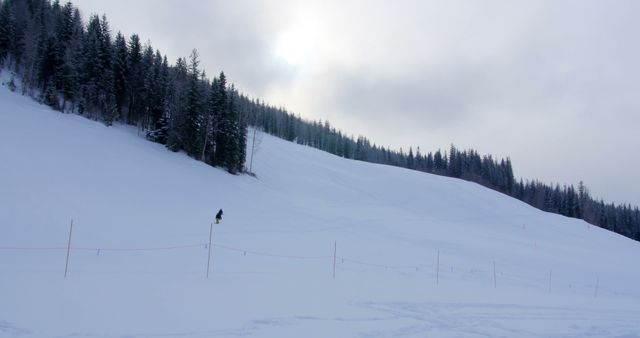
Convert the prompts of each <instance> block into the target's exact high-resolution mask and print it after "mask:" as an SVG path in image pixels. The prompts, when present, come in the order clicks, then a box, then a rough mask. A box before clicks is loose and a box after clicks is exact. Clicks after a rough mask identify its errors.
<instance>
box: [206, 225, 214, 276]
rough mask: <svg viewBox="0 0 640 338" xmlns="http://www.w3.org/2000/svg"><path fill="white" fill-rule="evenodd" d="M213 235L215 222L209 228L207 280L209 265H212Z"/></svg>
mask: <svg viewBox="0 0 640 338" xmlns="http://www.w3.org/2000/svg"><path fill="white" fill-rule="evenodd" d="M212 235H213V222H212V223H211V227H210V228H209V255H208V256H207V278H209V264H210V263H211V236H212Z"/></svg>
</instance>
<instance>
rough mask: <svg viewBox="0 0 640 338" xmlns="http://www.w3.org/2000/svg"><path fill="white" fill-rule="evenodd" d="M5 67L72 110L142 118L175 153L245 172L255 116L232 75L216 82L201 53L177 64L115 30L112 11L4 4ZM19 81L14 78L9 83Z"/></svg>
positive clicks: (28, 1) (18, 0)
mask: <svg viewBox="0 0 640 338" xmlns="http://www.w3.org/2000/svg"><path fill="white" fill-rule="evenodd" d="M0 66H3V67H4V68H6V69H10V70H12V71H13V72H14V73H15V74H17V76H18V77H19V80H20V81H19V82H20V83H22V92H23V94H28V95H31V96H33V97H35V98H36V99H38V100H40V101H41V102H42V103H44V104H47V105H49V106H51V107H52V108H54V109H57V110H60V111H63V112H73V113H77V114H80V115H84V116H87V117H89V118H91V119H95V120H101V121H104V123H106V124H107V125H111V124H112V123H113V122H114V121H119V122H122V123H126V124H130V125H136V126H138V127H139V128H140V129H141V130H144V131H148V137H149V138H150V139H152V140H154V141H156V142H160V143H163V144H166V145H167V147H168V148H169V149H172V150H174V151H179V150H184V151H185V152H186V153H187V154H189V155H190V156H192V157H194V158H197V159H199V160H201V161H204V162H206V163H208V164H211V165H214V166H220V167H223V168H225V169H227V170H228V171H229V172H232V173H237V172H241V171H243V170H244V160H245V149H246V129H247V124H246V119H245V118H244V116H243V115H242V114H240V112H239V110H238V105H237V103H238V101H239V94H238V92H237V91H236V90H235V89H234V88H233V86H227V82H226V78H225V76H224V73H220V75H219V76H218V77H215V78H213V79H212V80H209V79H208V78H207V76H206V75H205V72H204V71H202V70H200V68H199V60H198V53H197V51H195V50H194V51H193V52H192V53H191V55H190V56H189V58H188V60H187V59H185V58H179V59H178V60H177V61H176V63H175V65H169V63H168V61H167V58H166V56H163V55H162V54H161V53H160V51H158V50H154V49H153V47H152V46H151V43H150V42H147V43H145V44H143V43H141V42H140V38H139V37H138V35H136V34H133V35H131V36H130V37H129V38H128V39H127V38H125V37H124V36H123V35H122V34H121V33H120V32H118V33H117V34H116V35H115V38H112V33H111V29H110V27H109V23H108V21H107V18H106V17H105V16H102V17H98V16H97V15H94V16H91V17H90V18H89V21H88V23H87V24H86V25H85V24H84V22H83V20H82V18H81V16H80V12H79V10H78V9H77V8H75V7H74V6H73V5H72V4H71V3H66V4H65V5H64V6H62V5H60V3H59V2H58V1H54V2H53V3H51V2H50V1H49V0H4V1H2V2H1V3H0ZM9 86H10V88H13V89H16V87H17V86H16V81H15V79H14V78H12V79H11V81H10V83H9Z"/></svg>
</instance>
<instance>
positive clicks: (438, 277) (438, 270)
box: [436, 250, 440, 285]
mask: <svg viewBox="0 0 640 338" xmlns="http://www.w3.org/2000/svg"><path fill="white" fill-rule="evenodd" d="M438 284H440V250H438V262H437V263H436V285H438Z"/></svg>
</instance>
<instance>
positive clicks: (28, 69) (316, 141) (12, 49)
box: [0, 0, 640, 240]
mask: <svg viewBox="0 0 640 338" xmlns="http://www.w3.org/2000/svg"><path fill="white" fill-rule="evenodd" d="M0 1H1V2H0V66H3V67H4V68H8V69H11V70H13V71H14V72H15V74H18V76H19V77H20V82H21V83H22V91H23V94H29V95H32V96H34V97H35V98H36V99H38V100H40V101H41V102H43V103H45V104H48V105H50V106H51V107H53V108H54V109H58V110H61V111H70V112H75V113H78V114H82V115H85V116H87V117H89V118H92V119H99V120H102V121H104V122H105V123H106V124H107V125H110V124H112V123H113V122H114V121H119V122H121V123H126V124H130V125H136V126H138V127H139V128H140V130H143V131H145V132H146V133H147V137H148V138H149V139H151V140H153V141H155V142H159V143H163V144H166V145H167V147H168V148H169V149H171V150H173V151H179V150H184V151H185V152H186V153H187V154H189V155H190V156H192V157H194V158H196V159H198V160H201V161H204V162H206V163H208V164H211V165H214V166H220V167H223V168H226V169H227V170H228V171H229V172H232V173H237V172H241V171H243V170H245V169H244V162H245V157H246V154H245V149H246V142H247V140H246V138H247V132H246V129H247V125H251V126H254V127H256V128H258V129H261V130H264V131H265V132H267V133H269V134H272V135H275V136H278V137H281V138H283V139H286V140H289V141H293V142H297V143H299V144H303V145H307V146H310V147H314V148H318V149H321V150H324V151H327V152H329V153H332V154H335V155H338V156H342V157H344V158H349V159H356V160H361V161H368V162H373V163H380V164H387V165H393V166H398V167H404V168H408V169H413V170H419V171H424V172H428V173H433V174H437V175H444V176H450V177H455V178H460V179H464V180H468V181H473V182H476V183H478V184H481V185H483V186H486V187H489V188H491V189H494V190H497V191H500V192H502V193H505V194H507V195H510V196H513V197H515V198H517V199H519V200H521V201H524V202H526V203H528V204H530V205H532V206H534V207H536V208H539V209H542V210H545V211H549V212H554V213H558V214H561V215H565V216H568V217H574V218H581V219H584V220H586V221H587V222H589V223H591V224H595V225H598V226H600V227H603V228H606V229H610V230H612V231H615V232H617V233H619V234H622V235H624V236H627V237H630V238H633V239H636V240H640V211H639V210H638V208H637V207H632V206H630V205H621V206H620V205H618V206H616V205H614V204H612V203H610V204H606V203H604V201H602V200H596V199H594V198H592V197H591V196H590V194H589V192H588V190H587V189H586V188H585V187H584V185H583V184H582V183H580V185H579V186H578V188H575V187H573V186H563V187H560V186H559V185H557V184H556V185H555V186H554V185H548V184H543V183H541V182H538V181H525V182H523V181H522V180H520V181H516V179H515V178H514V174H513V169H512V164H511V161H510V159H508V158H507V159H495V158H493V157H492V156H491V155H484V156H480V155H479V154H478V153H477V152H476V151H474V150H465V151H460V150H458V149H456V148H455V147H454V146H452V147H451V148H450V149H449V151H448V152H447V151H441V150H438V151H436V152H433V153H432V152H428V153H426V154H424V153H422V152H421V151H420V149H419V148H416V150H415V151H414V149H413V148H410V149H409V151H408V152H405V151H403V150H402V149H400V150H399V151H396V150H391V149H390V148H389V147H384V146H379V145H376V144H375V143H372V142H370V141H369V140H368V139H367V138H365V137H362V136H360V137H357V138H355V137H353V136H348V135H345V134H343V133H342V132H341V131H340V130H337V129H336V128H334V127H332V126H331V125H330V124H329V122H327V121H324V122H322V121H307V120H304V119H302V118H300V117H299V116H295V115H294V114H291V113H289V112H287V111H286V110H285V109H283V108H277V107H273V106H270V105H268V104H266V103H264V102H262V101H259V100H255V99H250V98H248V97H246V96H244V95H242V94H239V93H238V91H237V90H236V89H235V88H234V87H233V86H229V85H227V82H226V78H225V76H224V74H223V73H220V75H219V76H218V77H215V78H213V79H212V80H209V79H208V78H207V76H206V74H205V72H204V71H203V70H201V69H200V68H199V60H198V53H197V51H195V50H194V51H193V52H192V53H191V55H190V56H189V58H188V59H185V58H179V59H178V60H177V61H176V63H175V65H169V63H168V61H167V58H166V57H165V56H163V55H162V54H161V53H160V51H157V50H156V51H154V49H153V48H152V47H151V43H150V42H147V43H145V44H142V43H141V42H140V38H139V37H138V35H136V34H133V35H132V36H130V37H129V38H128V39H125V37H124V36H123V35H122V34H120V33H117V34H116V36H115V38H114V39H112V38H111V31H110V28H109V24H108V21H107V18H106V17H105V16H102V17H98V16H95V15H94V16H92V17H91V18H90V19H89V22H88V24H87V25H86V26H85V24H84V23H83V20H82V18H81V17H80V13H79V11H78V9H77V8H75V7H74V6H72V5H71V4H70V3H67V4H65V5H64V6H61V5H60V4H59V2H58V1H54V2H53V3H51V2H50V1H49V0H0ZM9 86H10V87H11V88H14V89H15V88H16V85H15V83H14V81H13V79H12V81H11V82H10V83H9Z"/></svg>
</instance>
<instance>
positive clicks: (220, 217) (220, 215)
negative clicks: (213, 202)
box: [216, 209, 222, 224]
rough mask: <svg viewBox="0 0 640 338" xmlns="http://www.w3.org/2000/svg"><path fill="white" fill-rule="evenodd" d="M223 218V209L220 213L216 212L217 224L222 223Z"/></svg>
mask: <svg viewBox="0 0 640 338" xmlns="http://www.w3.org/2000/svg"><path fill="white" fill-rule="evenodd" d="M221 219H222V209H220V211H218V213H217V214H216V224H220V220H221Z"/></svg>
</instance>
